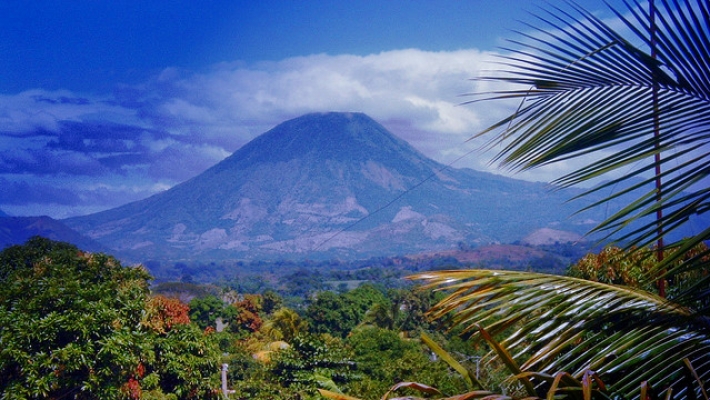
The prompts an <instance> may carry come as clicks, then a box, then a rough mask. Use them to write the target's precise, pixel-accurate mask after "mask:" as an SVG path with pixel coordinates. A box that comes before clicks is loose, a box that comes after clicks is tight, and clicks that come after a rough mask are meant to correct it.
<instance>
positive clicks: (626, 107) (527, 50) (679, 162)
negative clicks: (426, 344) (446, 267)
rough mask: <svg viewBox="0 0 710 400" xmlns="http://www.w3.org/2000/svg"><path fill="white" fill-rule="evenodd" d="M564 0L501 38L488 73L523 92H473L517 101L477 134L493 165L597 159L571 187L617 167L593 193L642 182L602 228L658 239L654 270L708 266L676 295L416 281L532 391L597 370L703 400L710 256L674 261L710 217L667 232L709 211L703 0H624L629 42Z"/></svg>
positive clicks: (570, 180) (624, 386) (645, 241)
mask: <svg viewBox="0 0 710 400" xmlns="http://www.w3.org/2000/svg"><path fill="white" fill-rule="evenodd" d="M568 5H569V7H570V8H571V10H572V11H570V12H568V11H565V10H563V9H561V8H554V9H552V10H551V11H550V12H548V13H547V14H545V15H543V16H540V17H539V21H540V22H541V24H543V25H544V28H536V27H532V26H531V28H532V33H530V32H527V33H521V36H522V38H523V39H522V40H518V41H513V42H512V43H514V44H515V46H514V47H515V48H513V49H506V50H508V51H509V55H507V56H505V57H503V58H502V60H501V61H502V64H503V66H504V67H503V69H504V70H503V71H502V74H501V75H500V76H496V77H490V78H484V79H486V80H493V81H497V82H503V83H505V84H508V85H509V86H508V87H511V86H510V85H519V87H520V88H519V89H518V88H513V89H506V90H501V91H498V92H489V93H482V94H477V95H478V96H480V97H477V98H475V99H474V100H472V101H471V102H470V103H476V102H478V101H481V100H492V99H517V100H518V101H519V102H520V105H519V107H518V108H517V109H516V110H515V112H514V113H512V114H511V115H509V116H508V117H507V118H504V119H502V120H501V121H499V122H497V123H496V124H494V125H492V126H491V127H490V128H488V129H486V130H485V131H483V132H481V133H480V134H479V135H478V136H481V135H487V134H490V133H491V132H497V134H496V135H495V136H494V138H493V139H492V140H491V142H490V144H491V145H495V146H502V150H501V151H500V153H499V154H498V155H497V157H496V160H498V161H500V162H501V163H502V164H503V165H504V166H506V167H509V168H511V169H513V170H525V169H531V168H535V167H539V166H543V165H547V164H550V163H553V162H557V161H563V160H570V159H578V160H583V158H582V156H587V157H589V155H590V154H591V155H592V156H593V157H589V158H593V159H594V160H593V161H592V162H590V163H588V164H587V165H584V166H582V167H581V168H579V169H577V170H576V171H573V172H572V173H570V174H568V175H566V176H563V177H562V178H560V179H559V180H557V181H555V183H556V184H558V185H561V186H572V185H576V184H579V183H582V182H586V181H590V180H593V179H598V178H604V177H608V176H610V174H619V173H620V174H621V177H614V178H612V179H610V180H608V181H607V182H606V183H602V184H598V185H597V186H596V187H594V188H593V189H590V190H588V192H587V193H593V192H600V191H610V192H611V194H610V195H608V196H607V197H606V198H605V199H604V200H603V202H606V201H609V200H612V199H617V198H621V197H622V196H627V195H632V194H634V193H639V191H640V192H641V193H642V194H641V195H637V198H636V200H634V201H631V202H630V203H629V204H628V206H626V207H624V208H623V209H621V210H618V211H617V212H615V213H614V214H613V215H612V216H611V217H609V218H608V219H607V220H606V221H603V222H602V223H601V224H600V225H599V226H598V227H597V228H595V230H596V231H598V232H604V233H605V234H606V235H607V238H615V239H617V240H619V241H620V242H622V243H630V245H629V246H631V245H635V246H636V248H638V249H644V248H648V246H649V245H652V244H654V243H656V246H658V247H659V252H662V251H664V250H665V251H666V253H667V254H668V252H669V251H670V253H669V254H670V255H669V256H668V257H666V258H665V259H660V258H659V259H658V260H657V262H656V266H655V267H654V268H652V269H651V270H650V272H649V274H648V275H649V276H648V277H647V279H648V280H649V281H654V280H656V279H660V280H663V279H670V278H672V277H673V276H677V275H678V274H679V273H681V272H683V271H690V270H692V271H705V273H704V276H703V277H702V278H701V279H698V281H697V282H695V284H694V285H692V287H691V288H690V289H689V290H687V291H685V292H684V293H682V294H680V295H679V296H677V297H675V298H669V299H665V298H663V297H662V296H658V295H655V294H650V293H647V292H643V291H639V290H634V289H630V288H625V287H621V286H612V285H606V284H601V283H597V282H591V281H586V280H582V279H575V278H571V277H563V276H550V275H543V274H535V273H523V272H505V271H485V270H472V271H441V272H431V273H424V274H420V275H418V276H415V277H414V278H415V279H420V280H424V281H425V282H426V285H425V286H426V287H429V288H434V289H447V290H450V291H451V294H450V295H449V296H448V297H447V298H446V299H445V300H443V301H442V302H440V303H439V304H438V305H437V306H435V308H434V309H433V310H432V315H433V316H434V317H436V318H444V317H445V316H446V318H451V322H452V323H453V325H458V326H463V327H465V328H466V330H467V331H468V332H469V333H470V334H471V335H472V337H473V338H483V339H486V340H489V342H490V343H491V344H492V347H493V349H494V351H493V352H492V356H496V357H499V358H501V359H504V361H505V362H506V363H508V365H509V367H510V369H511V371H514V372H515V374H516V376H517V377H518V378H519V379H520V380H521V382H523V384H524V387H525V388H527V390H528V392H529V394H530V395H536V394H537V395H541V393H540V392H543V393H544V392H545V391H546V390H548V389H550V388H551V387H552V388H555V387H558V386H557V385H558V384H559V383H560V382H564V381H567V382H572V383H570V385H572V386H575V385H577V384H579V385H578V389H579V390H578V392H577V393H579V395H580V398H581V396H582V392H583V391H582V389H581V388H582V387H583V386H585V385H583V384H582V383H583V382H587V385H586V387H592V386H593V385H591V384H589V382H592V381H593V380H596V379H598V385H597V386H594V387H595V388H597V389H598V390H597V391H595V392H594V393H596V394H599V395H601V396H603V397H604V396H611V395H612V394H613V395H620V396H623V397H626V398H631V397H637V396H638V394H639V391H640V390H642V388H648V387H649V385H650V387H653V388H654V389H655V390H656V391H661V390H662V391H665V393H666V394H669V395H670V397H672V398H695V396H704V397H705V398H707V393H706V392H705V391H704V390H705V388H704V386H703V385H707V382H708V379H710V322H709V321H710V312H709V310H708V309H707V308H703V309H693V308H691V306H690V305H693V304H703V302H698V301H697V300H698V299H702V298H704V297H706V296H708V295H709V294H710V273H708V271H710V268H709V267H708V262H707V256H708V251H707V250H705V251H703V252H700V253H699V254H696V255H695V256H693V257H691V258H690V259H689V260H687V261H685V262H678V261H679V260H681V258H682V257H683V256H684V255H685V254H686V253H687V252H688V250H690V249H693V248H695V247H696V246H697V245H699V244H700V243H702V242H705V241H708V240H710V227H707V226H705V227H701V229H700V230H699V231H698V232H697V234H695V235H694V236H692V237H688V238H686V239H683V240H679V241H675V242H669V241H666V242H664V241H663V239H664V238H667V237H668V234H669V233H670V232H673V231H674V230H677V229H679V228H680V227H681V226H684V225H687V224H688V221H689V219H690V218H692V217H694V216H696V215H700V214H703V213H707V212H708V210H710V188H708V186H710V185H709V184H708V182H709V181H708V174H709V173H710V38H709V37H710V34H709V31H708V29H709V26H710V10H709V6H708V2H707V0H695V1H691V0H689V1H687V2H683V1H679V0H662V4H661V5H660V6H657V5H656V4H654V3H653V2H651V3H650V4H640V3H638V2H637V1H635V0H634V1H633V3H631V4H629V3H626V5H627V8H628V10H627V11H628V12H626V13H621V12H619V11H617V10H614V12H615V14H616V16H617V17H618V19H619V20H621V21H623V22H624V23H625V26H626V28H627V29H628V31H629V32H630V35H631V38H630V39H628V40H627V39H626V38H625V37H623V36H622V35H620V34H619V33H617V32H616V31H615V30H613V29H612V28H611V27H610V26H609V25H608V24H606V23H605V22H604V21H602V20H600V19H598V18H597V17H595V16H594V15H593V14H591V13H589V12H587V11H585V10H584V9H582V8H580V7H579V6H577V5H576V4H574V3H572V2H569V3H568ZM611 176H614V175H611ZM649 187H650V188H649ZM600 203H601V202H600ZM597 205H599V204H598V203H597V204H594V205H593V206H597ZM630 248H631V247H629V249H630ZM637 251H642V250H637ZM704 304H708V302H704ZM511 331H512V333H509V332H511ZM489 334H490V335H492V336H494V335H504V336H503V339H500V340H494V339H493V338H492V336H489ZM556 379H557V380H556ZM601 382H605V383H606V385H601ZM590 385H591V386H590ZM644 390H646V389H644ZM574 393H575V392H567V394H568V395H572V394H574ZM585 393H586V392H585ZM649 393H651V391H648V392H644V396H645V395H646V394H649ZM585 398H587V397H585Z"/></svg>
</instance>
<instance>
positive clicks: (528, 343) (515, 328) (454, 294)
mask: <svg viewBox="0 0 710 400" xmlns="http://www.w3.org/2000/svg"><path fill="white" fill-rule="evenodd" d="M412 278H413V279H416V280H423V281H424V282H425V284H424V287H425V288H428V289H435V290H446V291H450V292H451V294H450V295H449V296H448V297H446V298H445V299H444V300H442V301H441V302H440V303H439V304H437V305H436V306H435V307H434V308H433V309H432V310H431V316H432V317H433V318H435V319H444V320H448V321H449V322H450V323H451V324H452V326H461V327H463V328H465V330H466V331H468V332H469V333H471V335H472V337H473V338H475V337H476V336H477V335H478V327H479V326H480V327H483V328H484V329H485V331H487V332H490V333H491V334H492V335H501V334H504V333H506V335H505V338H503V339H502V340H500V343H501V345H502V346H503V347H505V348H507V349H508V351H510V353H511V354H512V357H513V359H514V360H515V361H516V362H517V363H518V364H519V365H520V369H521V370H522V371H523V372H535V373H539V374H548V375H554V374H556V373H558V372H566V373H569V374H571V375H572V376H573V377H575V379H578V380H581V379H582V378H583V375H584V374H585V373H587V372H588V371H590V370H592V371H595V372H596V373H597V374H598V375H599V376H600V377H601V379H602V380H603V381H604V382H607V383H608V384H609V386H610V387H609V389H610V391H612V392H616V393H619V394H622V395H624V396H626V397H627V398H628V397H631V396H632V394H633V393H638V390H639V388H640V385H641V382H643V381H648V382H650V383H651V384H653V385H654V386H655V387H657V388H661V389H666V388H668V387H670V388H673V393H674V397H676V398H678V396H680V394H681V393H684V392H685V391H686V390H687V389H686V386H685V384H684V383H683V381H682V378H683V376H684V372H685V371H686V369H685V367H684V363H683V360H684V359H686V358H687V359H688V360H689V361H690V363H691V364H692V365H693V366H694V368H696V370H697V371H698V374H699V376H700V377H701V379H702V380H707V379H709V378H710V325H709V324H708V321H707V320H706V319H703V318H702V317H699V316H698V315H697V314H695V313H693V312H692V311H691V310H688V309H686V308H684V307H681V306H679V305H676V304H673V303H670V302H668V301H666V300H665V299H662V298H660V297H658V296H655V295H653V294H649V293H647V292H643V291H638V290H633V289H629V288H625V287H619V286H611V285H606V284H602V283H598V282H592V281H586V280H581V279H575V278H570V277H564V276H556V275H546V274H537V273H528V272H510V271H497V270H457V271H437V272H427V273H422V274H419V275H415V276H414V277H412ZM508 332H511V333H508Z"/></svg>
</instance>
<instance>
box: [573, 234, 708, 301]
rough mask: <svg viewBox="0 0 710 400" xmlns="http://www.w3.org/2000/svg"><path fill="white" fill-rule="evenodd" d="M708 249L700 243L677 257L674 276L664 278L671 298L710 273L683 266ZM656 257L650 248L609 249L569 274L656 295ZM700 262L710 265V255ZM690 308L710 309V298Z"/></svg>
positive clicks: (577, 265)
mask: <svg viewBox="0 0 710 400" xmlns="http://www.w3.org/2000/svg"><path fill="white" fill-rule="evenodd" d="M707 250H708V248H707V246H706V245H705V244H704V243H700V244H698V245H696V246H695V247H693V248H692V249H690V250H688V252H687V253H686V254H684V255H683V256H682V257H680V258H676V259H675V261H674V262H673V263H671V264H670V265H669V268H671V270H673V271H676V272H675V273H674V274H673V275H667V276H665V277H664V278H663V279H664V281H665V285H667V286H666V291H667V297H668V298H669V299H676V298H677V297H678V296H680V295H681V294H682V293H684V292H685V291H686V290H687V289H688V288H690V287H692V285H694V284H695V283H696V282H699V281H702V279H703V278H704V277H705V275H707V271H703V270H698V269H693V270H682V269H681V267H682V266H683V264H686V263H688V261H689V260H692V259H693V258H695V257H696V256H698V255H702V254H705V253H707ZM670 255H671V251H670V250H666V251H665V252H664V256H665V257H669V256H670ZM655 257H656V252H655V251H654V250H651V249H647V250H646V251H643V250H641V251H627V250H624V249H622V248H619V247H615V246H608V247H606V248H604V249H603V250H602V251H601V252H599V253H597V254H594V253H590V254H587V255H586V256H584V257H583V258H582V259H581V260H579V261H578V262H577V263H576V264H574V265H572V266H571V267H570V268H569V270H568V275H570V276H573V277H576V278H582V279H588V280H592V281H595V282H602V283H609V284H614V285H624V286H629V287H633V288H637V289H643V290H645V291H647V292H651V293H657V292H658V282H659V280H660V279H661V275H660V274H658V271H657V269H656V268H655V266H656V263H657V261H656V258H655ZM701 259H702V260H703V262H706V263H707V262H710V255H705V256H702V257H701ZM649 277H650V279H649ZM687 305H688V306H691V307H694V308H695V309H698V310H702V309H705V308H708V307H709V306H710V299H708V298H706V297H705V298H700V299H697V301H696V302H694V303H690V304H687Z"/></svg>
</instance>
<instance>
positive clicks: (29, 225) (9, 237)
mask: <svg viewBox="0 0 710 400" xmlns="http://www.w3.org/2000/svg"><path fill="white" fill-rule="evenodd" d="M32 236H44V237H46V238H48V239H52V240H57V241H62V242H69V243H73V244H75V245H77V246H78V247H80V248H81V249H83V250H87V251H94V252H98V251H106V250H107V248H106V247H105V246H102V245H101V244H99V243H97V242H96V241H94V240H92V239H89V238H87V237H85V236H83V235H81V234H80V233H79V232H77V231H75V230H73V229H71V228H69V227H68V226H66V225H65V224H63V223H62V222H60V221H57V220H55V219H52V218H50V217H10V216H7V215H5V216H0V249H4V248H5V247H9V246H12V245H16V244H24V243H25V242H26V241H27V239H29V238H31V237H32Z"/></svg>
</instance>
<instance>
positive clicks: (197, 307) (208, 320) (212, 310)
mask: <svg viewBox="0 0 710 400" xmlns="http://www.w3.org/2000/svg"><path fill="white" fill-rule="evenodd" d="M189 305H190V319H191V320H192V321H193V322H195V323H196V324H197V325H199V327H200V328H202V329H205V328H207V327H208V326H211V327H213V328H214V327H215V321H216V320H217V318H221V317H225V316H226V315H227V314H229V312H228V311H227V310H225V308H226V305H225V304H224V302H223V301H222V300H221V299H220V298H219V297H217V296H213V295H207V296H204V297H195V298H194V299H192V300H190V304H189ZM232 314H233V313H232Z"/></svg>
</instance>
